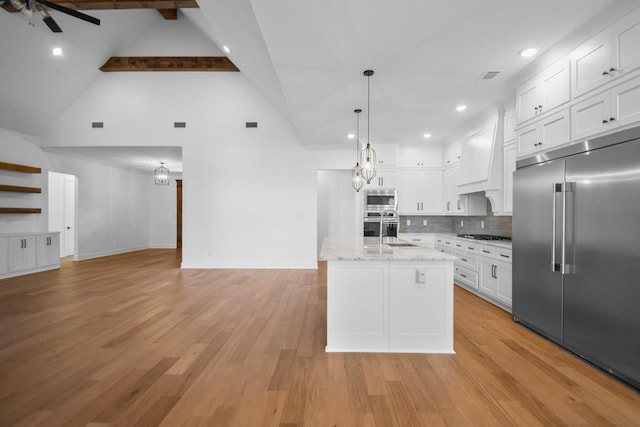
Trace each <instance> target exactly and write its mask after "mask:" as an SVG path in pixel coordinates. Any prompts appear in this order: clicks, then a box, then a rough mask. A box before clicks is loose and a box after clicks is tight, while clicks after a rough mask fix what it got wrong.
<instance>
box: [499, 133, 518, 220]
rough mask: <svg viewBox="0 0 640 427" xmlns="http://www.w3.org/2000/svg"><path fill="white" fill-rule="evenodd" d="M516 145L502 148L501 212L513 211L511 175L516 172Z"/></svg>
mask: <svg viewBox="0 0 640 427" xmlns="http://www.w3.org/2000/svg"><path fill="white" fill-rule="evenodd" d="M516 147H517V146H516V144H511V145H507V146H505V147H504V157H503V161H504V169H503V170H504V187H503V188H504V195H503V198H502V200H503V205H504V206H503V208H502V209H503V211H504V213H511V212H512V211H513V173H514V172H515V171H516Z"/></svg>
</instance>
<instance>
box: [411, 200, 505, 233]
mask: <svg viewBox="0 0 640 427" xmlns="http://www.w3.org/2000/svg"><path fill="white" fill-rule="evenodd" d="M490 206H491V205H489V207H490ZM407 220H409V222H410V224H407ZM425 221H426V224H427V225H424V222H425ZM483 222H484V228H482V223H483ZM400 233H456V234H462V233H469V234H493V235H497V236H506V237H511V216H494V215H493V212H491V210H488V211H487V215H486V216H420V215H406V216H405V215H400Z"/></svg>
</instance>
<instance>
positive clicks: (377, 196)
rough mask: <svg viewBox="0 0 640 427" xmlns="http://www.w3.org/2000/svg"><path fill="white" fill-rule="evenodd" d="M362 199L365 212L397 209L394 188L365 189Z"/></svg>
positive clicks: (396, 197)
mask: <svg viewBox="0 0 640 427" xmlns="http://www.w3.org/2000/svg"><path fill="white" fill-rule="evenodd" d="M363 200H364V206H363V210H364V211H365V212H366V211H397V210H398V190H396V189H392V188H386V189H373V188H371V189H366V190H364V197H363Z"/></svg>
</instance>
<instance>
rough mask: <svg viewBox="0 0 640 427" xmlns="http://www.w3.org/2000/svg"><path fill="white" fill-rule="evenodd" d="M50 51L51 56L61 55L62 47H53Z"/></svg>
mask: <svg viewBox="0 0 640 427" xmlns="http://www.w3.org/2000/svg"><path fill="white" fill-rule="evenodd" d="M52 53H53V56H62V49H61V48H59V47H54V48H53V51H52Z"/></svg>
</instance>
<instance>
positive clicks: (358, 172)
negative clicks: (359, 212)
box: [351, 108, 364, 193]
mask: <svg viewBox="0 0 640 427" xmlns="http://www.w3.org/2000/svg"><path fill="white" fill-rule="evenodd" d="M353 112H354V113H356V165H355V166H354V167H353V168H351V186H352V187H353V189H354V190H356V193H357V192H359V191H360V189H361V188H362V186H363V185H364V180H363V179H362V167H360V162H359V160H358V157H359V155H360V153H359V147H358V146H359V145H360V113H361V112H362V110H361V109H359V108H356V109H355V110H353Z"/></svg>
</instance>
